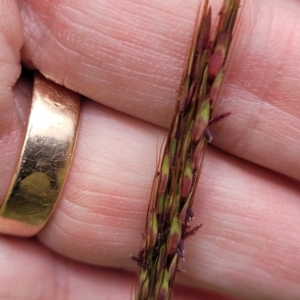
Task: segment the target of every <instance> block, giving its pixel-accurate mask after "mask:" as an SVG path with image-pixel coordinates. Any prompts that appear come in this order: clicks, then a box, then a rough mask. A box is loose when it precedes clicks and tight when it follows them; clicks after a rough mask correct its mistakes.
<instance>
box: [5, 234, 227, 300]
mask: <svg viewBox="0 0 300 300" xmlns="http://www.w3.org/2000/svg"><path fill="white" fill-rule="evenodd" d="M0 263H1V270H2V271H1V273H0V278H1V280H0V298H1V299H7V298H8V297H9V298H10V299H32V300H35V299H44V300H48V299H57V300H60V299H72V300H77V299H79V300H81V299H89V300H93V299H103V300H106V299H114V300H118V299H122V300H124V299H126V300H127V299H128V300H129V299H133V298H134V286H135V284H136V278H135V277H134V276H133V274H131V273H129V272H125V271H118V270H112V269H105V268H97V267H93V266H89V265H85V264H80V263H78V262H74V261H72V260H69V259H67V258H66V257H62V256H59V255H57V254H54V253H51V252H50V251H49V250H47V249H45V248H43V247H42V246H41V245H40V244H39V243H37V241H36V240H33V239H31V240H24V239H16V238H8V237H3V236H2V237H0ZM174 293H175V296H174V297H173V298H174V300H180V299H184V300H187V299H188V300H194V299H195V300H196V299H199V295H201V299H204V300H212V299H216V298H215V297H218V299H221V300H230V299H229V298H228V297H226V296H222V295H221V294H215V293H212V292H209V291H204V290H202V291H201V290H200V291H199V290H196V289H193V288H187V287H182V286H181V287H178V288H176V289H175V291H174Z"/></svg>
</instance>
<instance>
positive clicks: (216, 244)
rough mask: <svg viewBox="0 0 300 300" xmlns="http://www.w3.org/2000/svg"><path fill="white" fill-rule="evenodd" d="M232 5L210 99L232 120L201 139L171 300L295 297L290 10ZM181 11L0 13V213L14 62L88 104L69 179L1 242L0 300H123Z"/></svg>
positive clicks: (177, 74) (28, 5) (294, 89)
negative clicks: (30, 221)
mask: <svg viewBox="0 0 300 300" xmlns="http://www.w3.org/2000/svg"><path fill="white" fill-rule="evenodd" d="M245 2H246V3H245V6H244V8H243V9H242V19H241V23H240V26H239V30H238V34H237V41H236V43H235V44H234V47H233V49H232V56H231V59H230V64H229V67H228V70H227V74H226V77H227V79H226V83H225V85H224V89H223V91H222V93H221V94H220V98H219V112H228V111H231V112H232V114H231V116H230V117H228V118H227V119H224V120H223V121H222V123H219V124H218V125H216V126H215V127H214V128H213V136H214V140H213V144H214V145H215V146H216V148H215V147H209V149H208V151H207V155H206V156H205V162H204V167H203V171H202V174H201V178H200V182H199V186H198V190H197V193H196V196H195V200H194V212H195V215H196V221H197V222H199V223H202V222H203V227H202V228H201V230H199V231H198V233H197V234H196V235H195V236H193V237H192V238H190V239H189V240H187V241H186V243H185V250H186V260H185V261H184V262H182V264H181V266H182V268H183V269H186V270H187V271H186V273H184V274H183V275H178V276H177V282H178V285H176V288H175V292H174V299H199V297H201V299H222V298H221V295H229V296H228V297H230V296H236V297H238V299H268V298H270V299H297V298H298V297H299V296H300V288H299V284H300V280H299V278H300V276H299V274H300V268H299V267H298V266H299V260H300V258H298V255H297V254H298V252H299V250H298V249H299V239H300V238H299V234H300V229H299V228H300V227H299V226H297V225H298V223H299V221H298V220H299V217H298V216H299V215H300V204H299V203H298V202H299V200H298V199H299V195H300V191H299V180H300V171H299V170H300V165H299V160H298V159H297V158H298V157H297V156H298V153H299V150H300V142H299V141H300V132H299V129H298V128H299V127H300V126H299V125H300V113H299V112H298V111H299V110H298V109H297V108H298V107H299V96H300V93H299V88H298V81H299V77H300V75H299V74H298V69H299V67H298V64H299V61H300V60H299V54H298V52H299V51H298V45H299V43H300V36H299V34H298V32H300V28H299V27H300V25H299V24H298V23H297V20H298V16H299V13H300V6H299V5H298V3H297V2H295V1H292V0H287V1H266V0H265V1H258V0H253V1H247V0H246V1H245ZM197 3H198V1H196V0H194V1H180V2H178V3H176V5H174V2H173V1H164V2H163V3H161V2H160V1H158V2H151V3H150V4H149V3H148V2H145V3H143V2H138V1H119V2H114V3H113V4H111V3H109V1H106V2H104V1H99V2H98V3H97V1H89V2H88V3H87V1H85V2H84V1H81V0H76V1H70V0H63V1H51V3H50V1H44V0H43V1H40V0H26V1H25V0H23V1H21V0H20V1H19V2H18V4H19V7H17V5H16V1H12V0H2V1H1V4H0V15H1V21H0V32H1V33H2V39H1V41H0V43H1V45H0V47H1V49H2V51H1V55H2V56H1V57H2V60H1V67H2V72H1V74H0V76H1V87H2V88H1V91H2V93H1V95H0V97H1V102H0V103H1V105H0V128H1V131H0V132H1V136H0V143H1V149H2V151H1V153H2V155H1V157H0V170H1V174H2V180H1V181H0V194H1V199H2V198H3V197H4V195H5V192H6V190H7V187H8V185H9V182H10V181H11V175H12V173H13V171H14V165H15V162H16V160H17V159H18V157H19V155H20V149H21V145H22V138H23V133H24V131H25V130H26V128H24V120H25V119H26V118H27V115H28V107H29V103H30V101H29V100H30V88H31V87H30V84H29V82H28V80H27V79H26V78H25V77H23V78H22V79H21V80H19V81H18V83H17V84H16V85H15V83H16V81H17V78H18V76H19V73H20V62H19V59H20V57H21V59H22V61H23V62H24V63H25V64H26V65H27V66H28V67H32V68H35V69H38V70H39V71H40V72H42V73H43V74H44V75H45V76H47V77H48V78H50V79H52V80H54V81H55V82H57V83H59V84H62V85H65V86H66V87H68V88H69V89H71V90H74V91H76V92H79V93H81V94H82V95H84V96H86V97H87V98H90V99H93V100H94V101H91V100H89V99H85V100H84V101H83V103H82V111H81V118H82V119H81V126H80V129H79V135H78V143H77V147H76V149H75V153H74V158H73V163H72V166H71V169H70V174H69V177H68V178H67V182H66V184H65V187H64V190H63V193H62V195H61V197H60V199H59V201H58V205H57V207H56V209H55V211H54V213H53V215H52V217H51V219H50V220H49V222H48V223H47V225H46V227H45V228H44V229H43V230H42V231H41V232H40V233H39V234H38V235H37V236H36V237H35V238H32V239H20V238H15V237H8V236H1V243H0V247H1V248H0V253H1V256H0V259H1V264H2V272H1V280H0V282H1V287H0V298H1V299H5V298H10V299H48V298H49V299H66V298H69V299H82V298H86V299H130V297H131V296H132V295H133V294H134V285H135V278H134V276H133V275H132V273H130V272H132V271H135V270H136V265H135V264H134V262H133V261H131V260H130V258H129V255H130V254H134V255H136V254H137V252H138V250H139V245H140V240H141V232H143V230H144V224H145V215H146V210H147V205H148V199H149V194H150V190H151V184H152V178H153V175H154V173H155V166H156V162H157V160H158V156H159V148H160V144H161V141H162V140H163V138H164V136H165V131H164V130H163V129H162V128H161V127H166V126H168V124H169V122H170V119H171V118H172V112H173V109H174V103H175V101H176V94H177V92H176V90H177V89H178V84H179V82H180V78H181V74H182V70H183V67H184V63H185V58H186V53H187V49H188V46H189V38H190V35H191V32H192V29H193V24H194V19H195V12H196V7H197ZM214 3H215V1H214ZM220 3H221V2H219V5H220ZM215 11H216V10H215ZM22 46H24V47H23V49H22V50H21V47H22ZM297 79H298V80H297ZM11 87H14V88H13V92H11V90H10V88H11ZM97 102H98V103H97ZM99 103H101V104H99ZM108 107H111V108H113V109H111V108H108ZM216 113H217V114H218V112H216ZM86 263H88V264H92V265H94V266H90V265H87V264H86ZM110 267H112V268H115V269H109V268H110ZM118 270H119V271H118ZM124 270H125V271H124ZM208 289H209V290H213V291H215V292H216V293H218V296H216V295H215V294H213V293H210V292H206V290H208ZM205 297H206V298H205ZM224 299H227V296H224Z"/></svg>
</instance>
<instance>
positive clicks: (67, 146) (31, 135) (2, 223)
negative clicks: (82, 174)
mask: <svg viewBox="0 0 300 300" xmlns="http://www.w3.org/2000/svg"><path fill="white" fill-rule="evenodd" d="M79 113H80V96H79V95H78V94H76V93H73V92H71V91H69V90H67V89H66V88H64V87H62V86H59V85H57V84H55V83H53V82H51V81H49V80H47V79H46V78H44V77H43V76H42V75H41V74H39V73H35V76H34V84H33V96H32V104H31V111H30V116H29V120H28V127H27V132H26V136H25V140H24V143H23V148H22V152H21V157H20V160H19V162H18V166H17V168H16V171H15V173H14V176H13V179H12V182H11V185H10V187H9V190H8V192H7V195H6V197H5V199H4V201H3V203H2V206H1V208H0V232H1V233H4V234H11V235H18V236H32V235H34V234H36V233H37V232H38V231H39V230H40V229H41V228H42V227H43V226H44V225H45V224H46V222H47V220H48V219H49V217H50V215H51V213H52V211H53V209H54V206H55V204H56V202H57V199H58V197H59V194H60V192H61V190H62V187H63V184H64V181H65V179H66V177H67V174H68V169H69V166H70V162H71V158H72V153H73V149H74V145H75V140H76V135H77V130H78V124H79Z"/></svg>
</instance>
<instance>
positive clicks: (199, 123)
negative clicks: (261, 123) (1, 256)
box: [132, 0, 240, 300]
mask: <svg viewBox="0 0 300 300" xmlns="http://www.w3.org/2000/svg"><path fill="white" fill-rule="evenodd" d="M239 6H240V0H224V2H223V6H222V8H221V10H220V13H219V20H218V25H217V28H216V30H215V32H214V34H212V33H211V7H210V5H209V3H208V0H205V1H204V5H203V8H202V14H201V16H200V18H199V20H198V21H197V24H196V27H195V32H194V36H193V39H192V45H191V49H190V53H189V59H188V63H187V67H186V70H185V72H184V76H183V79H182V83H181V89H180V92H179V97H178V103H177V106H176V111H175V114H174V118H173V122H172V125H171V128H170V131H169V134H168V138H167V141H166V146H165V149H164V153H163V156H162V161H161V164H160V167H159V171H158V172H157V173H156V175H155V178H154V181H153V188H152V193H151V199H150V204H149V208H148V213H147V220H146V228H145V234H144V237H143V241H142V245H141V250H140V252H139V255H138V256H137V257H132V258H133V259H134V260H135V261H137V263H138V265H139V282H138V286H137V289H136V299H137V300H146V299H147V300H166V299H170V297H171V293H172V286H173V283H174V279H175V274H176V272H177V270H178V268H179V267H178V263H179V259H180V258H183V256H184V248H183V244H184V239H185V238H187V237H188V236H190V235H192V234H194V233H195V232H196V230H197V229H198V228H199V227H200V226H196V227H194V228H191V227H190V225H189V222H190V221H191V219H192V218H193V212H192V202H193V198H194V193H195V189H196V186H197V181H198V178H199V175H200V172H201V166H202V163H203V157H204V152H205V148H206V145H207V143H208V142H210V140H211V136H210V134H209V131H208V126H209V123H210V121H211V120H212V113H213V109H214V106H215V103H216V99H217V96H218V94H219V91H220V88H221V85H222V81H223V78H224V67H225V64H226V58H227V56H228V51H229V48H230V45H231V42H232V34H233V30H234V27H235V23H236V18H237V13H238V9H239ZM198 15H199V14H198ZM211 36H213V37H212V38H211Z"/></svg>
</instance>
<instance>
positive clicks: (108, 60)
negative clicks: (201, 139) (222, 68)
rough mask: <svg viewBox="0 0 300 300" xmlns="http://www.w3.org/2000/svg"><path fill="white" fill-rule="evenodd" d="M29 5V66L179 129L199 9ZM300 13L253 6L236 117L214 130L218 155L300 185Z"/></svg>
mask: <svg viewBox="0 0 300 300" xmlns="http://www.w3.org/2000/svg"><path fill="white" fill-rule="evenodd" d="M212 2H213V3H216V2H218V4H219V5H220V1H212ZM21 4H22V5H21V9H22V16H23V23H24V32H25V33H24V34H25V40H26V42H25V47H24V51H23V59H24V60H25V61H27V63H28V64H30V65H32V66H34V67H36V68H38V69H39V70H41V71H42V73H44V74H45V75H46V76H47V77H50V78H52V79H53V80H54V81H56V82H59V83H60V84H64V85H66V86H67V87H69V88H71V89H73V90H75V91H79V92H80V93H82V94H83V95H85V96H88V97H90V98H92V99H94V100H96V101H99V102H101V103H103V104H105V105H108V106H110V107H113V108H115V109H117V110H120V111H123V112H125V113H128V114H131V115H133V116H136V117H138V118H142V119H144V120H147V121H149V122H152V123H155V124H158V125H162V126H166V125H167V124H169V121H170V118H171V117H172V115H173V108H174V103H175V100H176V95H177V90H178V86H179V82H180V77H181V73H182V70H183V68H184V62H185V59H186V53H187V49H188V46H189V38H190V35H191V32H192V28H193V24H194V20H195V12H196V7H197V5H198V1H196V0H194V1H180V2H177V3H176V5H174V4H173V2H172V1H164V4H162V3H161V2H160V1H157V2H151V3H150V2H147V4H145V5H141V4H140V3H136V2H134V1H132V2H130V1H129V2H128V1H127V2H126V4H127V5H125V4H124V2H123V1H119V2H114V3H111V2H109V1H101V2H98V4H97V2H95V1H88V2H86V1H80V0H77V1H75V2H74V1H70V0H64V1H59V2H53V1H52V2H51V3H50V2H41V1H38V0H22V1H21ZM216 6H217V5H216ZM299 13H300V7H299V5H298V3H297V2H295V1H293V0H287V1H279V0H276V1H267V0H264V1H261V0H255V1H244V7H243V8H242V14H241V22H240V24H239V30H237V32H236V42H235V44H234V48H233V51H232V55H231V61H230V64H229V67H228V70H227V77H228V80H227V84H226V88H225V89H224V91H223V92H222V93H221V94H220V99H219V100H220V103H221V107H220V110H219V111H220V112H221V111H222V112H224V111H225V112H228V111H230V112H232V114H231V116H230V117H229V118H227V120H224V122H223V124H222V126H221V125H220V126H218V127H221V128H222V130H221V129H219V128H218V130H219V131H218V132H214V137H215V139H214V143H215V144H216V145H217V146H218V147H221V148H222V149H224V150H226V151H228V152H230V153H233V154H235V155H238V156H240V157H242V158H244V159H247V160H249V161H252V162H255V163H257V164H259V165H262V166H265V167H266V168H269V169H272V170H275V171H277V172H279V173H283V174H286V175H288V176H290V177H293V178H296V179H297V180H299V179H300V171H299V170H300V165H299V160H298V153H299V151H300V132H299V128H300V112H299V109H297V107H298V102H299V101H298V100H299V99H298V98H299V97H298V96H299V92H298V82H299V72H298V69H299V67H300V66H299V64H300V59H299V58H300V57H299V55H300V54H299V51H298V48H299V47H298V46H297V45H298V44H299V41H300V36H299V34H297V33H298V32H300V28H299V26H300V25H299V22H298V21H297V20H298V16H299Z"/></svg>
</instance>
